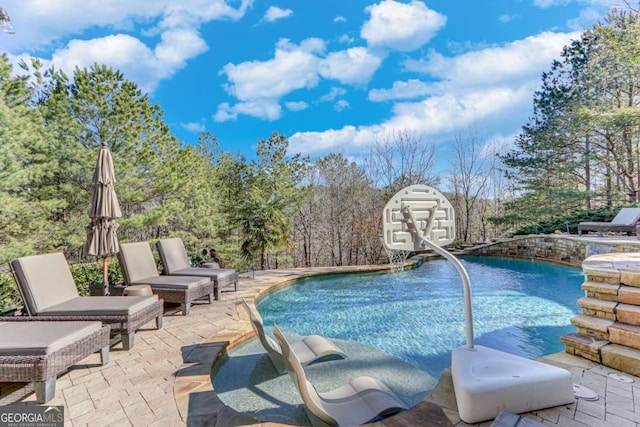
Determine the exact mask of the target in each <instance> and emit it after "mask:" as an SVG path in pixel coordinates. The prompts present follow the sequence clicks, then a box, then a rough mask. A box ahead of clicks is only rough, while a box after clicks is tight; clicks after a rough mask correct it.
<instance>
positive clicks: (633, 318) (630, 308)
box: [560, 253, 640, 375]
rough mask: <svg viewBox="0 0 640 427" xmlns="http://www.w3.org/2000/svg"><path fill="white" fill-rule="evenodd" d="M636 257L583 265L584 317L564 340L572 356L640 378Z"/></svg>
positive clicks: (595, 258) (590, 261) (606, 256)
mask: <svg viewBox="0 0 640 427" xmlns="http://www.w3.org/2000/svg"><path fill="white" fill-rule="evenodd" d="M633 255H634V254H624V253H618V254H604V255H593V256H590V257H588V258H587V259H586V260H584V261H583V263H582V270H583V272H584V274H585V281H584V283H583V284H582V289H583V290H584V292H585V296H584V297H583V298H580V300H578V305H579V306H580V307H581V308H582V314H579V315H577V316H574V317H573V318H572V319H571V324H572V325H574V326H575V327H576V329H577V332H576V333H573V334H568V335H565V336H563V337H562V338H561V339H560V340H561V341H562V343H563V344H564V345H565V349H566V350H565V351H566V352H567V353H569V354H573V355H576V356H580V357H583V358H585V359H588V360H591V361H594V362H596V363H600V364H602V365H604V366H608V367H610V368H614V369H617V370H620V371H622V372H627V373H629V374H633V375H640V269H635V268H636V267H637V260H636V258H633ZM635 256H636V257H637V254H636V255H635ZM627 258H628V259H627ZM630 261H633V262H630ZM634 262H635V263H634Z"/></svg>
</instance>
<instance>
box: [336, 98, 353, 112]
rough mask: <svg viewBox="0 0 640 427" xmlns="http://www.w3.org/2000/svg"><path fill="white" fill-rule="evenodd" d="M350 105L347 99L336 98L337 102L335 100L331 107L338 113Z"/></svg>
mask: <svg viewBox="0 0 640 427" xmlns="http://www.w3.org/2000/svg"><path fill="white" fill-rule="evenodd" d="M350 107H351V105H349V102H348V101H345V100H344V99H340V100H338V102H336V103H335V104H334V105H333V109H334V110H336V111H337V112H338V113H340V112H342V111H344V110H346V109H347V108H350Z"/></svg>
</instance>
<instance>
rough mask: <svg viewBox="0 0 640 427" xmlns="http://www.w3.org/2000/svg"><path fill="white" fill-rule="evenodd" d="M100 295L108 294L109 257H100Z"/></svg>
mask: <svg viewBox="0 0 640 427" xmlns="http://www.w3.org/2000/svg"><path fill="white" fill-rule="evenodd" d="M102 295H109V258H108V257H104V258H102Z"/></svg>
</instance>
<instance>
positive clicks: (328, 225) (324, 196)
mask: <svg viewBox="0 0 640 427" xmlns="http://www.w3.org/2000/svg"><path fill="white" fill-rule="evenodd" d="M20 70H21V71H19V72H17V71H18V70H13V67H12V66H11V64H10V63H9V61H8V59H7V57H6V56H5V55H2V56H0V163H1V164H0V263H5V262H7V261H9V260H11V259H13V258H15V257H18V256H23V255H27V254H34V253H45V252H53V251H61V252H64V253H65V255H66V256H67V258H68V259H69V260H70V261H72V262H80V261H91V259H90V258H87V257H86V256H85V255H84V254H83V252H82V248H83V245H84V242H85V239H86V228H87V226H88V224H89V218H88V215H87V210H88V208H89V200H90V195H91V190H92V186H93V182H92V179H91V177H92V174H93V170H94V167H95V161H96V158H97V155H98V150H99V148H100V147H101V146H102V145H103V144H106V146H107V147H109V149H110V150H111V152H112V155H113V158H114V164H115V167H116V178H117V180H118V183H117V185H116V192H117V194H118V198H119V201H120V204H121V208H122V212H123V217H122V218H120V219H119V221H118V222H119V224H120V228H119V230H118V236H119V239H120V240H121V241H145V240H146V241H154V240H156V239H160V238H165V237H171V236H180V237H182V239H183V240H184V242H185V244H186V246H187V248H189V250H191V251H192V252H199V250H200V249H202V248H205V247H216V248H218V251H219V252H220V253H221V254H222V256H223V257H224V258H226V259H227V260H228V261H229V263H230V264H231V265H233V266H234V267H236V268H249V267H250V266H255V267H256V268H279V267H283V266H294V267H301V266H322V265H347V264H365V263H375V262H379V261H380V260H382V259H383V258H384V257H385V254H384V250H383V247H382V244H381V242H380V240H379V239H378V234H379V233H380V232H381V228H382V224H381V212H382V208H383V207H384V205H385V204H386V202H387V201H388V200H389V198H390V197H391V196H392V195H393V194H395V193H396V192H397V191H399V190H400V189H402V188H404V187H406V186H408V185H412V184H426V185H430V186H433V187H435V188H438V189H440V191H442V192H443V193H445V195H447V197H448V198H449V199H450V201H451V202H452V204H453V206H454V208H455V210H456V226H457V230H456V231H457V236H458V239H460V240H461V241H464V242H473V241H477V240H484V239H486V238H489V237H498V236H502V235H505V234H508V233H510V232H514V231H515V230H517V228H518V227H520V226H521V225H523V224H531V223H535V222H538V221H541V220H544V219H549V218H554V217H557V216H559V215H564V214H566V212H568V211H571V210H576V209H590V208H593V207H597V206H615V205H618V204H621V203H636V202H638V201H639V199H640V193H639V192H638V188H639V185H640V140H639V139H638V126H639V125H640V114H639V113H638V102H639V101H640V99H639V98H638V96H639V94H638V88H639V87H640V28H639V26H638V14H637V12H635V11H634V10H632V9H631V8H629V9H628V10H624V11H618V10H614V11H612V12H611V13H610V14H609V16H608V17H607V19H606V20H605V22H603V23H600V24H598V25H596V26H594V28H593V29H591V30H589V31H586V32H585V33H583V34H582V36H581V37H580V39H579V40H575V41H573V42H572V43H571V44H570V45H568V46H566V47H565V48H564V49H563V51H562V53H561V56H560V59H559V60H558V61H554V62H553V63H552V64H551V67H550V69H549V70H548V71H546V72H545V73H543V75H542V81H541V87H540V89H539V90H538V91H536V93H535V95H534V99H533V115H532V116H531V118H529V120H528V121H527V123H526V124H525V125H524V126H523V127H522V132H521V133H520V134H519V135H518V137H517V138H516V141H515V143H514V145H512V146H511V148H508V147H493V148H492V149H491V148H490V146H489V145H488V144H486V142H485V141H484V140H483V139H482V138H481V137H480V136H479V135H478V134H477V131H476V130H474V129H469V130H467V131H466V132H464V133H463V132H460V133H459V134H458V135H456V136H455V138H454V141H453V142H451V145H450V147H451V159H450V160H449V165H448V168H447V171H446V173H444V174H443V173H442V172H440V173H438V172H437V170H440V171H441V170H443V168H442V164H439V165H438V166H440V168H436V165H437V163H438V162H437V159H436V156H435V144H436V143H438V141H429V140H427V139H426V137H425V136H424V135H421V134H419V133H416V132H413V131H408V130H397V131H391V132H389V133H386V134H383V135H380V136H378V137H377V138H376V139H375V141H371V144H370V149H369V150H368V152H367V154H366V156H364V158H363V159H362V160H361V161H360V162H359V163H355V162H354V161H352V160H350V159H348V158H347V157H346V156H345V155H343V154H340V153H331V154H329V155H327V156H325V157H322V158H318V159H315V160H314V161H311V159H310V158H308V157H304V156H302V155H301V154H295V153H294V154H291V153H289V143H288V140H287V137H286V135H283V134H280V133H278V132H273V133H272V134H271V135H269V136H268V137H267V138H266V139H262V140H259V141H258V143H257V151H256V153H255V156H253V157H252V159H251V160H249V159H247V158H246V157H245V156H244V155H243V154H242V153H230V152H227V151H225V150H223V149H222V148H221V146H220V143H219V141H218V140H217V138H216V137H215V136H214V135H212V134H211V133H209V132H203V133H202V134H201V135H200V137H199V139H198V142H197V143H196V144H192V145H190V144H185V143H184V142H181V141H179V140H178V139H177V138H176V137H175V136H174V135H173V134H172V133H171V130H170V128H169V126H168V125H167V124H166V122H165V121H164V117H163V110H162V108H161V106H160V105H158V104H154V103H153V102H152V101H151V100H150V98H149V96H148V95H147V94H145V93H143V92H142V91H141V90H140V89H139V87H138V86H137V84H136V83H134V82H131V81H129V80H127V79H126V78H125V76H124V75H123V74H122V73H121V72H119V71H118V70H114V69H112V68H110V67H107V66H105V65H101V64H94V65H93V66H91V67H89V68H84V69H79V68H76V69H75V70H74V72H73V75H72V76H67V75H66V74H65V73H64V72H62V71H60V70H55V69H53V68H49V69H44V68H43V66H42V64H41V63H40V62H39V61H38V60H37V59H33V60H31V61H30V62H29V63H27V62H22V63H20Z"/></svg>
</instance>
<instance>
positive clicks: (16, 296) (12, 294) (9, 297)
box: [0, 274, 22, 311]
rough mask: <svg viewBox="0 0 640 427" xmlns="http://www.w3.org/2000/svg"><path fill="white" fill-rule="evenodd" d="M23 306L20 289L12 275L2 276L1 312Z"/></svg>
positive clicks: (0, 290) (0, 282) (0, 276)
mask: <svg viewBox="0 0 640 427" xmlns="http://www.w3.org/2000/svg"><path fill="white" fill-rule="evenodd" d="M21 305H22V298H21V297H20V292H18V287H17V286H16V283H15V282H14V281H13V277H12V276H11V275H10V274H0V311H6V310H11V309H13V308H17V307H20V306H21Z"/></svg>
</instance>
